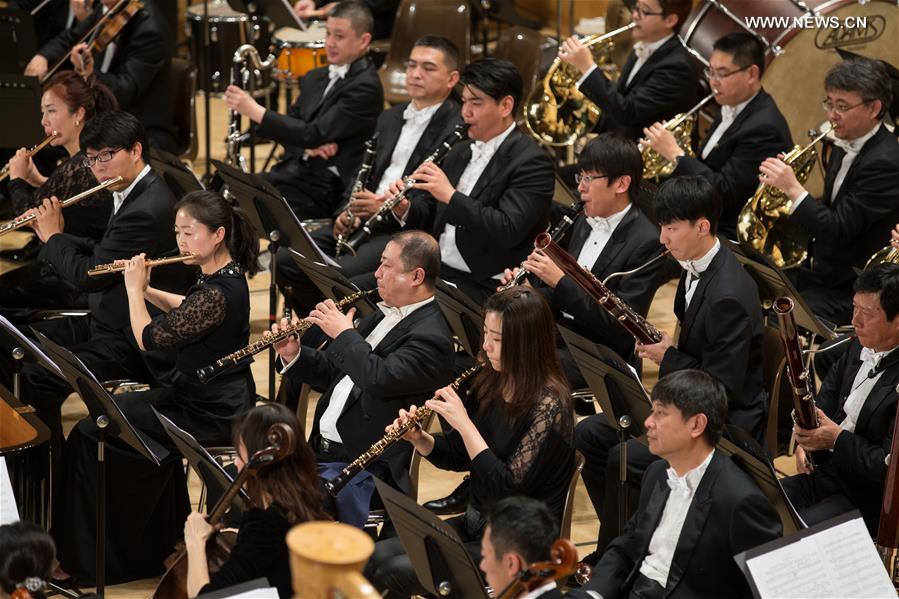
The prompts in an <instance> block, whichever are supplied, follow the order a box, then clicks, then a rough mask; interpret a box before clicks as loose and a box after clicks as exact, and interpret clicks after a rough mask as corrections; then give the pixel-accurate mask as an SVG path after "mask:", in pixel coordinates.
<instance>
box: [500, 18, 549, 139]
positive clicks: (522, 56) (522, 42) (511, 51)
mask: <svg viewBox="0 0 899 599" xmlns="http://www.w3.org/2000/svg"><path fill="white" fill-rule="evenodd" d="M546 42H547V38H546V36H545V35H541V34H540V33H538V32H536V31H534V30H533V29H526V28H525V27H511V28H509V29H506V30H505V31H503V32H502V33H501V34H500V36H499V40H498V41H497V42H496V51H495V52H494V53H493V56H494V57H495V58H502V59H503V60H508V61H509V62H511V63H512V64H514V65H515V68H516V69H518V73H519V74H520V75H521V80H522V81H523V82H524V89H523V92H522V94H521V97H522V99H526V98H530V97H531V92H532V91H533V89H534V86H535V85H536V83H537V69H538V67H539V66H540V59H541V57H542V55H543V48H544V45H545V44H546ZM523 115H524V102H522V105H521V111H520V114H518V115H516V119H515V120H516V121H521V119H522V118H523Z"/></svg>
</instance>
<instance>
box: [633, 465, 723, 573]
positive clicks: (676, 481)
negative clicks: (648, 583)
mask: <svg viewBox="0 0 899 599" xmlns="http://www.w3.org/2000/svg"><path fill="white" fill-rule="evenodd" d="M713 455H715V450H714V449H713V450H712V451H710V452H709V455H708V456H707V457H706V459H705V461H703V462H702V464H700V465H699V466H697V467H696V468H694V469H693V470H690V471H689V472H687V473H686V474H684V475H683V476H678V475H677V472H675V471H674V469H673V468H668V480H667V481H666V482H667V483H668V486H669V487H671V492H670V493H669V495H668V501H666V502H665V509H664V511H663V512H662V518H661V520H659V525H658V526H657V527H656V529H655V532H653V533H652V538H651V539H650V540H649V552H648V553H647V554H646V557H645V558H644V559H643V563H642V564H640V573H641V574H642V575H643V576H645V577H646V578H649V579H651V580H654V581H656V582H657V583H659V584H660V585H662V588H665V586H666V585H667V584H668V571H669V570H670V569H671V560H672V559H673V558H674V551H675V549H677V541H678V539H680V533H681V529H682V528H683V527H684V520H686V519H687V512H688V511H689V510H690V504H691V503H693V497H694V496H695V495H696V489H698V488H699V483H700V482H701V481H702V477H703V475H704V474H705V471H706V469H708V467H709V463H710V462H711V461H712V456H713Z"/></svg>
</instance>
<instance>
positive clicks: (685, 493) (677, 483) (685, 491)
mask: <svg viewBox="0 0 899 599" xmlns="http://www.w3.org/2000/svg"><path fill="white" fill-rule="evenodd" d="M666 482H667V483H668V488H669V489H671V493H672V494H676V495H680V496H681V497H689V496H690V492H691V489H690V487H689V485H687V481H686V480H685V479H683V478H678V477H676V476H675V477H672V475H670V474H669V475H668V480H667V481H666Z"/></svg>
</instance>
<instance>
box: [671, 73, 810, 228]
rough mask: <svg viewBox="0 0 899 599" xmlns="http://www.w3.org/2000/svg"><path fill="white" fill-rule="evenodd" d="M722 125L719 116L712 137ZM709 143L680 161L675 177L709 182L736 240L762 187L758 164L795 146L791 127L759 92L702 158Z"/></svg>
mask: <svg viewBox="0 0 899 599" xmlns="http://www.w3.org/2000/svg"><path fill="white" fill-rule="evenodd" d="M720 123H721V115H720V114H719V115H718V117H717V118H716V119H715V121H714V122H713V123H712V126H711V128H710V129H709V136H710V135H711V134H712V133H714V131H715V129H717V128H718V125H719V124H720ZM706 143H708V137H706V139H704V140H703V142H702V144H700V147H699V152H698V153H697V156H696V158H691V157H689V156H684V157H682V158H680V159H679V160H678V161H677V168H675V169H674V173H673V176H675V177H679V176H682V175H700V176H702V177H705V178H706V179H708V180H709V182H710V183H711V184H712V185H714V186H715V188H716V189H717V190H718V193H720V194H721V198H722V199H723V200H724V210H723V211H722V213H721V228H722V229H724V231H723V232H724V233H726V234H727V235H728V236H730V237H732V238H736V237H735V235H736V225H737V215H738V214H739V213H740V210H742V208H743V206H744V205H745V204H746V201H747V200H748V199H749V198H750V197H752V194H753V193H755V189H756V188H757V187H758V184H759V178H758V167H759V164H761V163H762V161H763V160H765V159H766V158H769V157H771V156H777V154H778V153H779V152H786V151H789V149H790V148H792V147H793V138H792V137H791V136H790V127H789V126H788V125H787V121H786V119H784V116H783V114H781V112H780V110H779V109H778V108H777V104H776V103H775V102H774V98H772V97H771V96H769V95H768V94H767V93H766V92H765V90H759V93H758V94H756V96H755V98H753V99H752V100H751V101H750V102H749V104H747V105H746V108H744V109H743V110H742V111H740V114H739V115H737V118H736V119H734V122H733V123H731V125H730V127H728V128H727V131H725V132H724V135H722V136H721V138H720V139H719V140H718V142H717V143H716V144H715V147H714V148H713V149H712V150H711V152H709V155H708V157H707V158H705V159H703V158H700V156H702V152H703V150H704V149H705V146H706Z"/></svg>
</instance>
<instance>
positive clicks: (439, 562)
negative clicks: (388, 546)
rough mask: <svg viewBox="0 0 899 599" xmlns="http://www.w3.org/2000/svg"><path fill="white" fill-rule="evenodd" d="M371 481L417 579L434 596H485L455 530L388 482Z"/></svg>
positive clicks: (468, 598)
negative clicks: (373, 482)
mask: <svg viewBox="0 0 899 599" xmlns="http://www.w3.org/2000/svg"><path fill="white" fill-rule="evenodd" d="M374 481H375V487H376V488H377V490H378V494H379V495H380V496H381V501H382V502H383V504H384V508H385V509H386V510H387V513H388V514H389V515H390V521H391V522H393V524H394V526H395V527H396V531H397V534H398V535H399V537H400V541H402V543H403V547H404V548H405V549H406V554H407V555H408V556H409V559H410V560H411V561H412V567H413V568H415V573H416V574H417V575H418V580H419V582H421V584H422V585H424V587H425V588H426V589H427V590H428V591H429V592H430V593H431V594H432V595H433V596H435V597H449V598H450V599H453V598H458V599H476V598H483V599H487V598H488V597H489V595H487V592H486V591H485V590H484V581H483V580H482V579H481V573H480V571H479V570H478V566H477V564H475V563H474V561H472V559H471V556H470V555H469V554H468V551H467V550H466V549H465V545H463V544H462V539H460V538H459V535H458V534H456V531H455V530H453V529H452V528H450V526H449V525H447V524H446V523H445V522H444V521H443V520H441V519H440V518H438V517H437V516H435V515H434V514H432V513H431V512H429V511H428V510H426V509H425V508H423V507H421V506H420V505H418V504H417V503H415V502H414V501H412V500H411V499H409V498H408V497H406V496H405V495H403V494H402V493H400V492H399V491H397V490H396V489H393V488H391V487H390V485H388V484H387V483H385V482H382V481H381V480H379V479H378V478H375V479H374Z"/></svg>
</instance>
